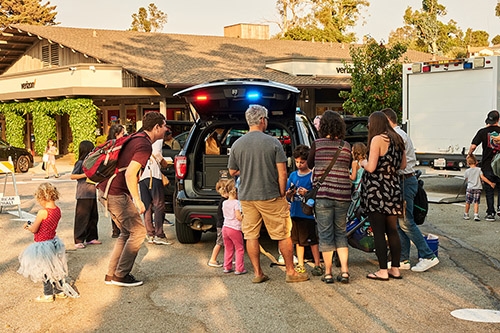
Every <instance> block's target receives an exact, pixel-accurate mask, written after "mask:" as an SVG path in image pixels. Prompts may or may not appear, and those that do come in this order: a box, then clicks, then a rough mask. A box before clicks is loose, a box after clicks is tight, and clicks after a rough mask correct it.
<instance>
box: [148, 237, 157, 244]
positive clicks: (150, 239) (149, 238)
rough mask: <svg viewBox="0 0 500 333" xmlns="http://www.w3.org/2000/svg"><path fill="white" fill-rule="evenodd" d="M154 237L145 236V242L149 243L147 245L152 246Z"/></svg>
mask: <svg viewBox="0 0 500 333" xmlns="http://www.w3.org/2000/svg"><path fill="white" fill-rule="evenodd" d="M154 239H155V238H154V237H153V236H146V241H147V242H148V243H149V244H153V243H154Z"/></svg>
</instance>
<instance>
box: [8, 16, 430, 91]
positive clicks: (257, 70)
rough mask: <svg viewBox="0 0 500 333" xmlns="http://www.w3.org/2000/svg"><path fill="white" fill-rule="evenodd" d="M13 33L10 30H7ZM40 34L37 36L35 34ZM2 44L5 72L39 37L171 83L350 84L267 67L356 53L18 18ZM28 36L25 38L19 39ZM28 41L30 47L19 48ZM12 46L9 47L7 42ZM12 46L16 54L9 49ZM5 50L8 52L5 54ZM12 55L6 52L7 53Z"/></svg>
mask: <svg viewBox="0 0 500 333" xmlns="http://www.w3.org/2000/svg"><path fill="white" fill-rule="evenodd" d="M9 33H10V34H12V36H9V37H7V36H5V34H9ZM35 37H36V38H35ZM7 38H9V39H10V41H9V40H7V42H6V43H4V45H1V48H0V63H2V64H3V65H4V66H5V67H3V68H2V67H0V74H1V73H3V72H4V71H5V70H6V69H7V68H8V67H10V66H11V65H12V64H13V63H15V61H17V60H18V59H19V58H20V57H21V56H22V53H24V52H25V51H26V49H27V45H28V44H30V43H31V44H30V45H32V44H33V43H35V42H36V40H37V39H48V40H49V41H50V42H53V43H58V44H60V45H61V46H64V47H68V48H71V49H73V50H75V51H78V52H80V53H83V54H86V55H88V56H90V57H93V58H96V59H98V61H100V62H103V63H110V64H115V65H121V66H122V67H123V68H124V69H126V70H128V71H130V72H133V73H135V74H137V75H139V76H141V77H143V78H146V79H148V80H151V81H154V82H157V83H160V84H163V85H165V86H167V87H177V86H178V87H184V86H189V85H194V84H198V83H202V82H207V81H212V80H217V79H221V78H235V77H241V78H243V77H256V78H265V79H269V80H274V81H279V82H283V83H287V84H290V85H295V86H317V87H321V86H329V87H331V86H337V87H349V86H350V79H349V78H348V77H346V76H322V77H319V76H313V75H290V74H288V73H284V72H280V71H276V70H273V69H270V68H266V61H273V60H279V59H292V58H293V59H297V58H300V59H304V58H306V59H313V60H317V61H329V60H333V59H336V60H337V61H338V60H341V59H346V60H349V59H350V55H349V46H350V45H347V44H341V43H321V42H307V41H290V40H278V39H270V40H257V39H240V38H230V37H218V36H197V35H183V34H165V33H144V32H135V31H117V30H98V29H82V28H68V27H55V26H33V25H24V24H16V25H12V26H10V27H8V28H6V29H5V30H4V32H3V34H2V39H1V40H0V42H1V41H2V40H6V39H7ZM21 41H22V42H23V43H21V44H19V42H21ZM16 43H17V44H19V45H20V46H18V47H17V48H20V47H24V52H22V53H21V52H20V51H19V50H15V49H14V45H16ZM5 46H7V47H5ZM9 52H10V54H8V53H9ZM2 56H4V57H2ZM5 56H6V57H5ZM405 56H406V57H407V58H408V59H409V60H410V61H411V62H415V61H427V60H431V55H430V54H428V53H423V52H418V51H412V50H410V51H408V52H407V53H406V54H405Z"/></svg>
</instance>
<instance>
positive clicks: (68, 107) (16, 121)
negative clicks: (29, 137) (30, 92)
mask: <svg viewBox="0 0 500 333" xmlns="http://www.w3.org/2000/svg"><path fill="white" fill-rule="evenodd" d="M97 110H98V108H97V106H95V105H94V104H93V103H92V100H91V99H87V98H77V99H62V100H51V101H30V102H12V103H3V104H0V113H3V114H4V116H5V126H6V128H5V134H6V138H7V141H8V142H9V143H10V144H11V145H13V146H15V147H24V128H25V124H26V121H25V119H24V118H25V116H26V114H28V113H29V114H31V115H32V118H33V134H34V135H35V138H36V140H35V152H36V154H38V155H41V154H43V152H44V151H45V146H46V145H47V140H48V139H53V140H55V139H56V130H57V127H56V126H57V124H56V120H55V116H56V115H63V114H68V115H69V126H70V128H71V132H72V134H73V142H72V144H70V152H73V151H72V148H74V147H78V146H79V145H80V142H82V141H83V140H89V141H91V142H93V143H95V137H96V135H95V132H96V127H97Z"/></svg>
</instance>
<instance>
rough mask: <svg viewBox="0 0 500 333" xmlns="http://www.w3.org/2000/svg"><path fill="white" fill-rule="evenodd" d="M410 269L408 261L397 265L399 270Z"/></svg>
mask: <svg viewBox="0 0 500 333" xmlns="http://www.w3.org/2000/svg"><path fill="white" fill-rule="evenodd" d="M410 268H411V264H410V260H405V261H401V262H400V263H399V269H410Z"/></svg>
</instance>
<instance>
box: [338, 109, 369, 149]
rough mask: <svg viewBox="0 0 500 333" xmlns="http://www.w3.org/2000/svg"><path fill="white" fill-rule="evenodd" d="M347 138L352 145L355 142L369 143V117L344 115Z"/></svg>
mask: <svg viewBox="0 0 500 333" xmlns="http://www.w3.org/2000/svg"><path fill="white" fill-rule="evenodd" d="M344 122H345V127H346V131H345V132H346V133H345V140H346V141H347V142H349V143H350V144H351V146H352V144H353V143H355V142H362V143H364V144H365V145H366V144H367V143H368V117H353V116H346V117H344Z"/></svg>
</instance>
